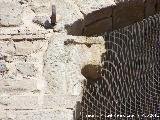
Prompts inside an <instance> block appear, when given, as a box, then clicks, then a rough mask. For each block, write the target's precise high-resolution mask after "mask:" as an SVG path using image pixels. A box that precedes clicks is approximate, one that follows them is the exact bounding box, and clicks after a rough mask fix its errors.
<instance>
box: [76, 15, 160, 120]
mask: <svg viewBox="0 0 160 120" xmlns="http://www.w3.org/2000/svg"><path fill="white" fill-rule="evenodd" d="M159 30H160V15H159V14H157V15H155V16H153V17H150V18H148V19H145V20H143V21H142V22H139V23H135V24H134V25H131V26H128V27H125V28H122V29H119V30H116V31H113V32H111V33H109V34H108V35H107V34H105V35H104V38H105V40H106V53H105V55H104V56H103V57H102V70H101V75H102V78H101V79H99V80H95V81H92V80H88V81H86V83H85V86H84V93H83V98H82V103H81V116H80V118H79V119H80V120H108V119H111V120H114V119H118V120H121V119H126V118H127V119H137V118H144V119H147V120H148V119H156V120H157V119H158V117H159V114H158V113H160V31H159Z"/></svg>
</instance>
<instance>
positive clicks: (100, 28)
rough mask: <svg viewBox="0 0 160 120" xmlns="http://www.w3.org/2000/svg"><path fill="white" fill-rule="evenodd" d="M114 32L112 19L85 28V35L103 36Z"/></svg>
mask: <svg viewBox="0 0 160 120" xmlns="http://www.w3.org/2000/svg"><path fill="white" fill-rule="evenodd" d="M111 30H112V18H111V17H110V18H106V19H103V20H100V21H97V22H95V23H93V24H90V25H88V26H85V28H84V32H83V35H86V36H91V35H101V34H102V33H105V32H108V31H111Z"/></svg>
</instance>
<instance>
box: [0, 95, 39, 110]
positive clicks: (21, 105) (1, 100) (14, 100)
mask: <svg viewBox="0 0 160 120" xmlns="http://www.w3.org/2000/svg"><path fill="white" fill-rule="evenodd" d="M0 104H1V106H4V110H35V109H37V108H38V106H39V104H38V96H33V95H31V96H29V95H28V96H23V95H22V96H19V95H12V96H9V95H5V96H0Z"/></svg>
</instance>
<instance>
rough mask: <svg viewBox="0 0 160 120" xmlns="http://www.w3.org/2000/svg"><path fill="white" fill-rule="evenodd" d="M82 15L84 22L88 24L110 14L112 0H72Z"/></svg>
mask: <svg viewBox="0 0 160 120" xmlns="http://www.w3.org/2000/svg"><path fill="white" fill-rule="evenodd" d="M73 1H75V4H77V6H78V7H79V9H80V11H81V12H82V14H83V15H84V24H85V25H88V24H91V23H94V22H96V21H97V20H101V19H104V18H107V17H111V15H112V6H113V5H115V3H114V1H113V0H107V1H106V0H96V1H94V0H73Z"/></svg>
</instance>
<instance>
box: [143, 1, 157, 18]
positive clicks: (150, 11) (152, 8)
mask: <svg viewBox="0 0 160 120" xmlns="http://www.w3.org/2000/svg"><path fill="white" fill-rule="evenodd" d="M155 12H156V0H146V2H145V17H149V16H152V15H154V14H155Z"/></svg>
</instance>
